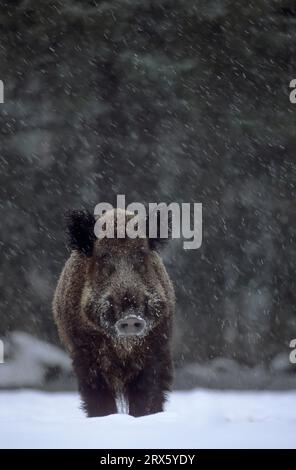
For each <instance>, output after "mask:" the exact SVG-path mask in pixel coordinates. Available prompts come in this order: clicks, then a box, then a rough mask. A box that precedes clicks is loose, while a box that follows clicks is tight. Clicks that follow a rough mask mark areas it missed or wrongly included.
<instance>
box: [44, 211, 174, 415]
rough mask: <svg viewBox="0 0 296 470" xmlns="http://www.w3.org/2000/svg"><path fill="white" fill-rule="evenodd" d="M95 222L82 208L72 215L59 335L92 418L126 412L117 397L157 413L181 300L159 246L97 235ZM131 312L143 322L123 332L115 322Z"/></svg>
mask: <svg viewBox="0 0 296 470" xmlns="http://www.w3.org/2000/svg"><path fill="white" fill-rule="evenodd" d="M111 212H112V214H111ZM114 214H116V211H115V212H113V211H109V212H107V213H106V214H105V215H104V216H103V217H106V218H108V217H110V216H111V215H112V216H113V217H114ZM126 214H127V213H126ZM127 215H128V214H127ZM115 220H116V217H115ZM94 223H95V220H94V218H93V217H92V216H91V215H90V214H87V213H84V212H77V211H75V212H73V213H72V215H71V216H70V217H69V216H68V237H69V240H70V248H71V249H72V253H71V256H70V258H69V259H68V261H67V262H66V264H65V267H64V269H63V272H62V274H61V277H60V279H59V282H58V286H57V289H56V293H55V297H54V302H53V310H54V317H55V321H56V324H57V327H58V331H59V335H60V338H61V340H62V342H63V343H64V345H65V346H66V348H67V350H68V351H69V353H70V355H71V358H72V361H73V367H74V371H75V373H76V376H77V379H78V385H79V391H80V394H81V398H82V402H83V406H84V408H85V411H86V413H87V415H88V416H104V415H108V414H111V413H116V412H118V411H120V410H119V406H118V400H119V399H121V400H122V399H123V400H124V401H125V403H126V405H127V411H128V412H129V414H131V415H133V416H142V415H147V414H151V413H157V412H159V411H162V410H163V405H164V402H165V398H166V393H167V392H168V391H169V390H170V387H171V382H172V359H171V336H172V322H173V314H174V306H175V299H174V290H173V287H172V284H171V282H170V279H169V276H168V274H167V272H166V269H165V267H164V265H163V262H162V260H161V258H160V256H159V254H158V253H157V247H158V246H159V244H158V243H157V240H152V241H151V240H149V239H147V238H140V237H139V238H136V239H130V238H123V239H117V238H114V239H110V238H103V239H97V238H96V237H95V236H94ZM126 318H132V319H136V320H137V319H138V318H139V321H141V322H142V323H143V324H145V328H144V329H143V331H142V330H141V333H140V334H137V335H134V334H131V335H129V336H124V335H123V336H121V335H119V333H118V326H117V325H118V324H122V322H125V319H126ZM132 321H133V320H132ZM141 328H142V326H141Z"/></svg>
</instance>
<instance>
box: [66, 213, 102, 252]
mask: <svg viewBox="0 0 296 470" xmlns="http://www.w3.org/2000/svg"><path fill="white" fill-rule="evenodd" d="M66 222H67V238H68V246H69V247H70V248H71V250H78V251H80V252H81V253H84V254H85V255H86V256H91V255H92V250H93V246H94V242H95V239H96V237H95V234H94V226H95V219H94V217H93V215H92V214H91V213H90V212H87V211H77V210H73V211H69V212H67V213H66Z"/></svg>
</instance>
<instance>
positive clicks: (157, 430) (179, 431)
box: [0, 390, 296, 448]
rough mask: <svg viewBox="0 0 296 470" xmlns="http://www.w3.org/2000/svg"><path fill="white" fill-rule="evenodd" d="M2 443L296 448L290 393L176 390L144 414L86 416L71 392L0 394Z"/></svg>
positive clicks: (295, 409) (295, 408)
mask: <svg viewBox="0 0 296 470" xmlns="http://www.w3.org/2000/svg"><path fill="white" fill-rule="evenodd" d="M0 447H1V448H232V447H238V448H258V447H259V448H260V447H263V448H273V447H276V448H296V392H289V393H284V392H278V393H271V392H268V393H263V392H257V393H255V392H253V393H249V392H218V391H207V390H196V391H192V392H174V393H173V394H172V395H171V397H170V400H169V402H168V404H167V407H166V411H165V412H164V413H159V414H156V415H151V416H146V417H143V418H133V417H131V416H127V415H111V416H107V417H104V418H91V419H87V418H85V417H84V415H83V413H82V411H81V410H80V408H79V397H78V396H77V394H75V393H56V394H54V393H42V392H37V391H26V390H23V391H14V392H0Z"/></svg>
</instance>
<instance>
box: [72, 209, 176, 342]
mask: <svg viewBox="0 0 296 470" xmlns="http://www.w3.org/2000/svg"><path fill="white" fill-rule="evenodd" d="M118 211H119V209H118V210H117V211H116V210H115V211H109V212H106V213H105V214H104V215H103V216H102V217H105V218H108V217H110V216H111V215H112V217H113V218H114V221H115V227H116V224H117V223H119V222H118V221H117V214H118ZM111 212H113V214H112V213H111ZM130 216H131V214H130V213H126V220H128V218H129V217H130ZM106 220H107V219H106ZM146 223H147V224H148V223H149V221H148V220H147V221H146ZM94 225H95V219H94V217H93V216H92V215H91V214H89V213H86V212H81V211H73V212H71V214H70V215H69V218H68V234H69V240H70V246H71V248H72V249H74V250H77V251H79V252H80V253H81V255H82V256H83V257H84V259H85V263H86V264H87V268H86V276H85V280H84V287H83V290H82V297H81V308H82V310H83V315H84V316H85V317H86V319H87V322H88V324H89V325H91V328H93V329H94V330H97V331H99V332H100V333H101V334H103V335H104V336H106V337H108V338H109V340H111V341H112V342H113V343H114V344H115V345H116V344H117V345H119V344H120V345H121V346H122V345H126V346H127V347H128V348H130V347H131V345H133V344H139V342H141V340H142V339H143V338H145V337H147V336H148V335H149V334H151V332H153V331H155V330H156V329H157V327H158V326H159V325H161V324H162V322H164V321H166V322H168V319H169V317H170V314H171V310H172V303H173V289H172V286H171V284H170V281H169V278H168V275H167V273H166V270H165V268H164V265H163V263H162V260H161V258H160V256H159V255H158V253H157V251H158V249H159V247H160V246H161V245H162V244H163V242H164V239H160V238H154V239H150V238H140V237H138V238H135V239H131V238H128V237H125V238H103V239H98V238H96V236H95V235H94Z"/></svg>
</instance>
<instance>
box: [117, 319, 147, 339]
mask: <svg viewBox="0 0 296 470" xmlns="http://www.w3.org/2000/svg"><path fill="white" fill-rule="evenodd" d="M115 328H116V331H117V334H118V336H120V337H124V338H125V337H127V336H140V335H142V334H143V333H144V331H145V328H146V322H145V320H143V318H141V317H137V316H136V315H128V316H126V317H124V318H122V319H121V320H118V321H117V322H116V324H115Z"/></svg>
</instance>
